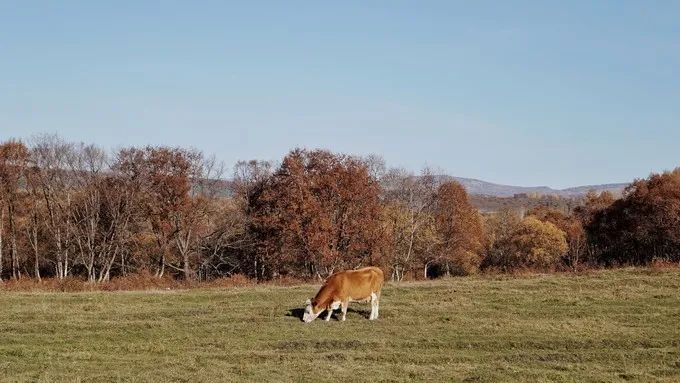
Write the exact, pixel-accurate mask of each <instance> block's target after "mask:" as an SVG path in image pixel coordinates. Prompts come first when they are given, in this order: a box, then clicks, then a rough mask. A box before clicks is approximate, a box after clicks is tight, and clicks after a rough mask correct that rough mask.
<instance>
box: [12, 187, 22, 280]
mask: <svg viewBox="0 0 680 383" xmlns="http://www.w3.org/2000/svg"><path fill="white" fill-rule="evenodd" d="M9 241H10V258H11V262H12V278H13V279H19V278H20V277H21V272H20V271H19V258H18V255H17V239H16V227H15V224H14V201H11V200H10V202H9Z"/></svg>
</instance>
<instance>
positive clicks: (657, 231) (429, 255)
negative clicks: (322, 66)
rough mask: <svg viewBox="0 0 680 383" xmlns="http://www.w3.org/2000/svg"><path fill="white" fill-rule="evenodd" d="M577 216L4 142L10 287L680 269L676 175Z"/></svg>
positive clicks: (350, 182) (367, 165)
mask: <svg viewBox="0 0 680 383" xmlns="http://www.w3.org/2000/svg"><path fill="white" fill-rule="evenodd" d="M568 206H569V209H568V210H565V209H560V208H556V207H555V206H546V205H541V206H535V207H533V208H531V209H530V210H528V211H527V212H526V213H523V212H518V211H516V210H513V209H501V210H499V211H496V212H492V213H485V214H481V213H480V212H479V211H478V210H477V209H476V208H474V207H473V205H472V204H471V201H470V197H469V196H468V195H467V193H466V191H465V189H464V188H463V187H462V186H461V185H460V184H458V183H456V182H454V181H449V180H447V179H446V178H444V177H441V176H439V175H437V174H434V173H433V172H432V171H430V170H428V169H424V170H423V171H422V172H420V173H419V174H413V173H411V172H408V171H405V170H403V169H388V168H387V167H386V166H385V164H384V162H383V161H382V160H381V158H380V157H377V156H369V157H356V156H349V155H343V154H336V153H331V152H329V151H324V150H303V149H295V150H292V151H291V152H289V153H288V154H287V155H286V156H285V157H284V158H283V159H282V161H281V162H280V163H272V162H269V161H257V160H252V161H240V162H238V163H237V164H236V165H235V166H234V167H233V169H232V170H231V171H229V172H227V171H226V168H225V167H224V166H223V165H221V164H220V163H219V162H217V161H216V160H215V159H214V158H211V157H207V156H205V155H204V154H203V153H201V152H200V151H197V150H192V149H184V148H171V147H160V146H159V147H155V146H147V147H130V148H124V149H120V150H117V151H115V152H108V151H106V150H103V149H102V148H100V147H97V146H95V145H86V144H82V143H72V142H66V141H64V140H62V139H61V138H59V137H57V136H41V137H37V138H35V139H33V140H32V141H31V142H30V143H29V144H26V143H23V142H21V141H18V140H7V141H5V142H2V143H0V278H2V279H10V278H11V279H21V278H35V279H38V280H40V279H41V278H45V277H49V278H60V279H63V278H67V277H78V278H82V279H86V280H88V281H89V282H92V283H97V282H103V281H108V280H109V279H111V278H113V277H119V276H126V275H134V274H141V273H146V274H151V275H154V276H157V277H164V276H165V277H173V278H182V279H187V280H209V279H214V278H218V277H223V276H231V275H235V274H241V275H245V276H247V277H249V278H253V279H256V280H270V279H275V278H280V277H285V276H291V277H297V278H308V277H318V278H323V277H325V276H327V275H329V274H331V273H333V272H334V271H338V270H341V269H348V268H355V267H358V266H362V265H378V266H381V267H382V268H383V269H384V270H385V271H386V273H387V274H388V275H390V276H391V278H392V279H393V280H402V279H404V278H406V277H411V278H432V277H436V276H441V275H466V274H472V273H477V272H480V271H481V272H484V271H494V272H507V271H513V270H518V269H532V270H569V269H579V268H584V267H595V266H602V265H604V266H611V265H619V264H635V265H645V264H649V263H650V262H654V261H657V260H663V261H667V262H678V261H680V169H676V170H674V171H671V172H665V173H662V174H654V175H651V176H650V177H649V178H647V179H640V180H635V181H634V182H633V183H632V184H631V185H630V186H629V187H628V188H627V189H626V190H625V192H624V193H623V196H622V197H621V198H620V199H615V198H614V197H613V196H612V195H611V194H610V193H607V192H603V193H600V194H596V193H589V194H588V195H586V196H585V198H583V199H581V200H578V201H576V202H574V203H573V204H572V203H570V204H568ZM572 206H573V207H572Z"/></svg>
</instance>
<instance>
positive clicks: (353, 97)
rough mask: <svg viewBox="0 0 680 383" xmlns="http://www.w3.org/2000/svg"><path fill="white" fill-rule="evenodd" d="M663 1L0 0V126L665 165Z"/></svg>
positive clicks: (544, 166) (1, 130) (409, 160)
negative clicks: (321, 0) (235, 0)
mask: <svg viewBox="0 0 680 383" xmlns="http://www.w3.org/2000/svg"><path fill="white" fill-rule="evenodd" d="M678 15H680V2H679V1H643V0H640V1H622V0H618V1H576V0H575V1H549V0H546V1H453V0H450V1H342V2H319V1H305V2H302V1H271V2H267V1H241V2H229V1H214V2H213V1H139V0H135V1H108V2H105V1H71V0H64V1H51V2H47V1H32V0H28V1H23V0H21V1H20V0H17V1H5V0H0V140H4V139H8V138H10V137H14V138H20V139H24V140H28V139H30V138H31V137H32V136H35V135H38V134H44V133H58V134H59V135H60V136H62V137H63V138H64V139H66V140H72V141H78V142H80V141H83V142H86V143H96V144H99V145H101V146H104V147H106V148H110V149H116V148H120V147H123V146H130V145H148V144H151V145H171V146H184V147H193V148H197V149H200V150H202V151H204V152H206V153H208V154H214V155H216V156H217V158H219V159H221V160H223V161H224V162H225V163H226V164H227V165H232V164H233V163H235V162H236V161H237V160H246V159H253V158H257V159H266V160H280V159H281V158H282V157H283V156H284V155H285V154H286V153H287V152H288V151H289V150H291V149H292V148H295V147H305V148H310V149H311V148H324V149H329V150H332V151H335V152H342V153H348V154H355V155H366V154H370V153H375V154H380V155H382V156H383V157H384V159H385V161H386V162H387V164H388V165H390V166H399V167H405V168H407V169H410V170H413V171H417V170H418V169H420V168H421V167H423V166H431V167H435V168H438V169H441V171H443V172H446V173H448V174H451V175H455V176H460V177H471V178H478V179H483V180H486V181H490V182H497V183H504V184H511V185H523V186H538V185H548V186H552V187H556V188H564V187H569V186H576V185H587V184H600V183H610V182H627V181H630V180H632V179H634V178H638V177H646V176H648V175H649V173H650V172H659V171H663V170H668V169H673V168H674V167H676V166H680V145H679V144H680V17H678Z"/></svg>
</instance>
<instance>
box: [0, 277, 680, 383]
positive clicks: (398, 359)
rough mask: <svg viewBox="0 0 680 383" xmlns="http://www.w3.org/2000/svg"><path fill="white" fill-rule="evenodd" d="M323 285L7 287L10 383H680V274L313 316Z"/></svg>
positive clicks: (539, 283) (399, 299)
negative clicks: (307, 305)
mask: <svg viewBox="0 0 680 383" xmlns="http://www.w3.org/2000/svg"><path fill="white" fill-rule="evenodd" d="M316 288H318V285H303V286H296V287H272V286H246V287H229V288H212V289H193V290H172V291H167V290H156V291H146V292H82V293H44V292H8V291H5V292H0V307H2V310H0V381H2V382H74V381H81V382H133V381H134V382H137V381H148V382H169V381H178V382H217V381H254V382H263V381H283V382H298V381H306V382H319V381H347V380H349V381H386V382H399V381H447V382H448V381H460V382H497V381H513V382H544V381H554V382H625V381H635V382H678V381H680V269H677V268H660V269H652V268H649V269H622V270H604V271H592V272H589V273H587V274H583V275H572V274H555V275H533V276H525V277H510V276H493V277H467V278H453V279H449V280H444V281H436V282H419V283H404V284H401V285H392V284H390V285H388V286H386V288H385V291H384V293H383V299H382V306H381V318H380V319H379V320H378V321H368V320H366V319H365V317H366V315H367V313H368V306H367V305H361V304H354V305H353V306H352V307H351V311H350V313H349V314H348V320H347V322H344V323H342V322H337V321H335V320H332V321H331V322H330V323H326V322H323V321H319V320H317V321H315V322H313V323H311V324H303V323H302V322H301V321H300V320H299V318H297V315H299V312H300V307H301V304H302V302H303V301H304V300H305V298H307V297H308V296H310V295H313V294H314V292H315V290H316Z"/></svg>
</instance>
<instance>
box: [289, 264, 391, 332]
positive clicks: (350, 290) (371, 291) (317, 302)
mask: <svg viewBox="0 0 680 383" xmlns="http://www.w3.org/2000/svg"><path fill="white" fill-rule="evenodd" d="M384 280H385V277H384V275H383V272H382V270H380V269H379V268H377V267H364V268H363V269H358V270H347V271H341V272H338V273H335V274H333V275H331V276H330V277H328V279H326V282H324V284H323V286H321V289H320V290H319V292H318V293H316V296H315V297H314V299H307V302H305V313H304V315H303V316H302V320H303V321H305V322H306V323H309V322H311V321H313V320H314V319H316V317H318V316H319V314H321V313H322V312H323V311H324V310H326V311H327V314H326V320H327V321H328V320H330V319H331V315H332V314H333V310H337V309H338V308H341V309H342V320H343V321H344V320H345V317H346V316H347V306H348V305H349V302H368V301H370V302H371V315H370V316H369V318H368V319H370V320H373V319H378V310H379V309H380V290H381V289H382V287H383V283H384Z"/></svg>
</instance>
